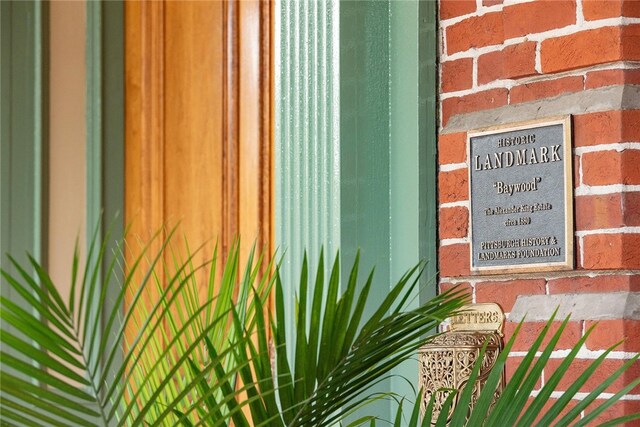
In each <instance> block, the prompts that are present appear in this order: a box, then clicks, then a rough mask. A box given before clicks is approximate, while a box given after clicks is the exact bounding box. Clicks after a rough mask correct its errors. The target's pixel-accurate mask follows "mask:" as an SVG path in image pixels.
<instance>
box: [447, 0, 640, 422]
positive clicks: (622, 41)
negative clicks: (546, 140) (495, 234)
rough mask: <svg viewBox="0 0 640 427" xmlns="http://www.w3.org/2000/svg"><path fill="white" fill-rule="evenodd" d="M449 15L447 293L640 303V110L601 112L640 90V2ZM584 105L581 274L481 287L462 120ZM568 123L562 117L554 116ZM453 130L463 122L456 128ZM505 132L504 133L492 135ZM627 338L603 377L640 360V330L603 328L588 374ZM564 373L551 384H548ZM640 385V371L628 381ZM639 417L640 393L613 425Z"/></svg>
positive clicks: (527, 5) (581, 323) (578, 134)
mask: <svg viewBox="0 0 640 427" xmlns="http://www.w3.org/2000/svg"><path fill="white" fill-rule="evenodd" d="M439 13H440V21H439V25H440V92H439V106H440V136H439V141H438V151H439V157H438V159H439V165H440V169H439V184H438V186H439V199H438V200H439V236H440V248H439V268H440V275H441V278H440V286H441V289H446V288H449V287H451V286H453V285H456V284H464V286H465V287H466V288H467V289H468V290H469V293H470V294H471V295H472V298H473V300H474V301H475V302H483V301H491V302H497V303H499V304H500V305H501V306H502V307H503V309H504V310H505V312H507V313H508V312H510V311H511V309H512V307H513V304H514V303H515V301H516V299H517V297H518V296H519V295H536V294H540V295H552V294H576V293H604V292H640V275H639V273H640V110H639V109H625V108H623V107H622V106H621V107H618V108H610V107H602V108H599V107H598V102H599V99H598V97H599V96H600V95H599V94H600V92H598V91H599V90H603V89H605V88H608V87H612V86H621V87H622V86H624V87H632V86H633V85H640V62H638V61H640V1H636V0H612V1H608V0H567V1H564V0H555V1H543V0H537V1H505V2H504V3H503V2H502V1H500V0H477V1H476V0H470V1H466V0H440V3H439ZM576 93H582V94H583V96H584V97H587V98H586V99H587V103H588V104H590V107H589V108H590V110H588V111H570V109H569V110H567V111H569V112H570V113H571V114H572V115H573V135H574V141H573V143H574V147H573V148H574V187H575V188H574V197H575V198H574V204H575V208H574V209H575V254H576V255H575V266H576V267H575V269H574V270H573V271H570V272H551V273H536V274H519V275H515V276H513V275H512V276H508V275H502V276H487V275H485V276H474V275H471V274H470V271H469V237H468V236H469V189H468V170H467V165H468V159H467V158H466V156H467V147H466V131H467V130H469V129H467V128H465V126H464V123H465V120H462V119H461V118H465V117H471V116H473V115H474V114H475V115H476V116H479V114H480V113H479V112H482V111H485V112H487V111H492V110H496V111H498V110H499V111H502V112H503V113H502V115H501V117H503V119H502V122H503V123H508V122H509V117H510V114H509V111H510V110H508V109H509V108H510V107H511V106H513V108H514V111H515V108H516V107H518V106H522V105H525V104H526V103H538V104H540V103H544V102H546V101H551V100H555V101H558V100H561V99H562V98H563V97H567V96H569V95H571V94H576ZM589 97H593V99H592V102H589V101H590V98H589ZM558 105H560V104H558ZM621 105H622V104H621ZM505 109H507V112H506V113H505V112H504V111H505ZM567 111H563V110H562V108H560V107H558V111H554V113H555V115H561V114H567ZM486 117H490V116H488V115H487V116H486ZM542 117H545V116H539V117H535V116H532V117H528V118H523V117H518V120H512V121H521V120H528V119H535V118H542ZM453 118H458V120H457V122H456V123H455V125H454V126H451V124H450V123H451V120H452V119H453ZM472 122H473V121H472ZM495 124H501V123H498V122H487V123H485V126H490V125H495ZM479 127H481V126H479ZM591 323H592V322H591V321H589V320H577V321H573V322H571V323H570V327H569V330H570V331H569V332H570V335H569V336H568V337H567V339H566V340H565V341H564V342H562V343H560V348H558V351H557V352H555V353H554V358H555V359H554V360H555V362H559V361H560V360H561V358H562V354H563V352H562V350H565V349H566V348H568V346H569V345H570V344H571V343H572V342H575V341H576V340H577V339H578V337H580V336H581V335H582V334H583V333H584V331H585V330H586V328H588V327H589V326H590V324H591ZM510 328H511V327H509V328H508V329H510ZM539 328H540V325H539V324H535V323H531V324H528V325H526V327H525V335H524V337H523V339H522V340H521V342H520V343H519V344H518V346H517V347H518V351H526V349H527V348H528V343H529V342H530V341H531V339H532V338H531V337H532V335H531V334H532V333H533V332H534V331H536V330H538V329H539ZM621 338H626V339H627V341H626V343H625V344H623V345H622V346H621V347H620V348H619V349H618V351H616V352H614V353H613V357H612V359H611V360H610V361H608V362H607V364H606V365H605V367H604V368H603V370H601V372H599V375H600V376H601V375H605V374H607V373H610V372H612V371H613V370H615V368H616V367H618V366H620V365H621V364H622V363H623V361H624V360H625V359H628V358H630V357H632V355H633V354H634V352H638V351H640V347H639V345H640V344H639V343H640V321H638V320H624V319H617V320H609V321H603V322H601V325H600V327H599V328H598V329H596V332H595V334H594V335H593V336H592V338H590V339H589V341H587V345H586V348H584V349H583V350H582V351H581V353H580V357H581V359H582V360H581V361H580V362H579V363H578V364H576V367H577V366H578V365H579V364H580V363H585V362H588V361H589V360H590V359H593V358H594V357H596V356H597V355H598V354H600V353H599V351H600V350H602V349H604V348H606V347H607V346H608V345H609V344H611V343H613V342H615V341H616V340H618V339H621ZM552 362H553V361H552ZM513 363H517V357H516V358H514V362H513ZM556 364H557V363H556ZM554 366H555V365H554V364H553V363H551V365H550V367H549V368H548V371H549V372H545V375H546V376H547V377H548V375H549V374H550V372H551V371H552V370H553V367H554ZM638 376H640V363H638V364H636V366H635V367H634V368H633V369H632V372H630V373H629V375H627V377H626V380H629V379H630V378H636V377H638ZM561 386H562V384H561ZM616 387H620V384H616ZM585 391H586V390H585ZM609 391H613V389H612V390H609ZM630 411H640V389H637V390H634V391H632V394H630V395H628V396H627V397H626V400H625V401H623V402H621V403H620V404H619V405H617V406H615V407H614V408H612V409H611V410H609V411H608V412H607V415H606V417H611V416H612V415H614V414H622V413H625V412H626V413H629V412H630Z"/></svg>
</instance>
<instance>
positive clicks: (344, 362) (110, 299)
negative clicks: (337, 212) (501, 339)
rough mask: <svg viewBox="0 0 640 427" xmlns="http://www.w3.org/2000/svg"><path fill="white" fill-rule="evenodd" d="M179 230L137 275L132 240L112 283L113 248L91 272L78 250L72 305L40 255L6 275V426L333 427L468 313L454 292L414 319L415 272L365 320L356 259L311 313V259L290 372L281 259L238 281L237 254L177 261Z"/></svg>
mask: <svg viewBox="0 0 640 427" xmlns="http://www.w3.org/2000/svg"><path fill="white" fill-rule="evenodd" d="M96 233H97V231H96ZM173 234H174V231H171V232H169V233H168V235H169V237H168V238H167V239H166V240H164V241H162V242H161V245H160V249H159V250H158V251H157V252H154V253H150V249H149V248H150V244H151V243H150V244H148V245H147V246H145V247H144V248H143V249H142V250H141V251H140V252H141V253H140V255H138V256H137V257H135V258H128V261H129V263H128V265H125V257H124V254H123V251H122V247H123V244H122V243H121V244H120V245H118V246H117V248H118V250H117V253H116V254H115V255H116V256H114V257H112V259H111V261H110V262H109V265H108V266H107V267H106V269H105V271H104V274H101V271H100V267H99V266H100V265H101V264H103V261H104V259H105V253H106V251H107V245H106V243H105V244H102V245H97V244H95V243H94V244H92V245H91V247H90V248H89V250H88V255H87V261H86V263H85V264H84V268H80V260H79V256H78V252H77V251H76V253H75V255H74V257H73V261H72V268H71V276H72V286H71V292H70V294H69V295H68V296H67V297H66V298H64V297H63V296H62V295H60V292H59V291H58V288H57V287H56V286H55V285H54V283H53V281H52V279H51V278H50V276H49V275H48V273H47V271H46V270H45V268H43V266H41V265H40V264H39V263H38V262H36V261H35V260H34V259H33V258H29V265H27V266H23V265H20V264H19V263H18V262H16V261H15V260H14V259H13V258H10V260H11V262H12V264H13V267H14V269H15V271H16V272H17V273H16V274H15V275H14V274H10V273H9V272H7V271H4V270H3V271H2V277H3V282H5V283H3V285H2V286H3V287H4V286H11V287H12V288H13V289H14V290H15V292H16V293H17V294H18V295H19V296H20V301H18V302H16V301H12V300H9V299H8V298H5V297H0V304H1V307H0V310H1V312H0V313H1V315H2V319H3V321H4V322H5V324H6V325H7V327H5V326H4V325H3V328H2V330H1V331H0V340H1V342H2V344H3V349H2V353H1V356H2V357H1V358H0V365H1V372H0V374H1V377H0V391H1V398H0V421H1V422H2V424H3V425H33V426H40V425H53V426H69V425H81V426H94V425H103V426H110V425H174V424H177V423H181V424H184V425H202V424H204V425H226V424H227V423H228V422H229V420H231V419H233V421H234V423H235V425H237V426H241V425H248V424H249V422H251V423H252V424H254V425H280V424H282V425H284V424H287V425H327V424H329V423H332V422H334V421H335V420H337V419H339V418H340V417H341V414H345V413H348V412H349V411H350V410H351V409H353V408H354V407H356V406H358V405H362V404H364V403H366V401H368V400H369V397H367V396H366V395H365V397H354V396H359V395H358V393H359V392H361V391H366V389H367V388H368V386H370V385H371V384H372V383H375V382H376V381H379V379H380V378H381V376H383V375H384V374H385V373H388V372H389V371H390V370H391V369H392V368H393V367H394V366H396V365H397V364H399V363H401V362H402V361H403V360H406V359H407V358H408V357H410V356H411V355H412V354H413V353H414V352H415V350H416V349H417V348H418V347H419V346H420V345H421V344H422V343H424V338H423V337H424V336H426V334H427V332H428V331H429V330H431V329H433V328H434V326H435V325H437V324H438V323H439V322H440V321H441V320H443V319H444V318H446V317H448V316H450V315H452V314H453V313H454V312H455V311H456V310H457V309H459V308H460V307H461V306H462V305H463V303H464V301H463V298H462V297H461V296H460V294H459V293H457V292H450V293H448V294H446V295H442V296H439V297H437V298H436V299H434V300H433V301H432V302H430V303H429V304H426V305H425V306H424V307H421V308H420V309H418V310H411V311H406V310H404V306H405V304H406V302H407V299H408V297H409V295H410V294H411V292H412V290H413V289H414V288H415V286H417V283H418V281H417V278H418V273H419V271H418V268H417V267H416V268H414V269H413V270H411V271H410V272H409V273H407V275H405V276H404V277H403V278H402V279H401V280H400V281H399V282H398V283H397V284H396V285H395V286H393V287H392V290H391V291H390V293H389V296H388V297H387V298H386V299H385V300H384V302H383V303H382V304H381V305H380V306H379V307H373V312H374V314H373V316H371V318H369V319H368V320H366V321H365V319H363V312H364V310H365V305H366V303H367V299H368V298H367V296H368V293H369V291H370V289H371V283H372V275H371V274H370V275H369V277H368V279H367V281H366V282H365V284H364V286H363V287H362V289H361V290H360V291H359V290H358V283H357V280H358V260H357V259H356V261H355V263H354V266H353V268H352V269H351V276H350V279H349V281H348V284H347V286H346V289H345V290H344V292H340V280H339V276H340V266H339V262H338V257H336V262H335V263H334V264H333V267H332V269H331V274H330V276H329V277H328V280H326V282H327V283H326V284H325V278H324V266H323V262H322V260H321V261H320V267H319V268H318V272H317V275H316V280H315V287H314V290H313V297H312V299H311V300H310V302H309V304H307V296H306V295H307V289H308V284H307V276H308V272H307V267H306V262H305V265H304V266H303V268H302V274H301V285H300V290H301V293H300V301H299V307H298V310H297V315H296V320H297V325H298V328H297V330H296V333H297V340H296V343H295V351H294V352H295V355H296V357H295V360H296V362H295V363H294V364H293V365H289V364H288V362H287V358H286V353H287V345H291V344H288V343H286V339H285V325H284V321H283V318H284V311H283V310H284V309H283V305H282V292H283V291H282V289H283V288H282V284H281V283H280V279H279V275H278V274H277V268H276V269H275V274H273V275H269V274H263V275H261V274H260V273H261V272H263V271H264V272H267V273H268V272H271V271H273V267H274V266H273V262H270V263H267V265H266V266H265V265H264V264H265V263H264V262H263V260H262V257H261V256H257V257H254V252H253V251H252V253H251V255H250V256H249V260H248V262H247V266H246V268H245V270H244V276H243V277H242V278H238V277H237V270H238V264H239V261H238V257H239V256H238V247H237V245H236V246H235V247H234V248H232V250H231V251H230V254H229V257H228V259H227V261H226V263H225V265H224V268H223V271H222V273H221V274H218V273H216V264H217V263H216V258H217V257H216V254H215V253H214V255H213V257H212V259H211V260H210V261H209V262H206V263H204V264H203V265H195V266H194V265H193V264H194V259H195V257H194V256H193V255H192V254H191V253H190V252H189V251H188V250H187V252H186V253H187V259H186V261H178V259H179V256H178V253H179V251H177V250H175V249H174V246H173V244H172V243H171V236H172V235H173ZM155 239H156V240H157V239H159V237H158V235H157V236H156V237H155ZM107 240H108V239H105V242H106V241H107ZM93 241H94V242H95V241H96V239H95V238H94V240H93ZM30 270H33V271H34V272H35V275H34V276H33V277H32V275H31V274H30ZM120 276H121V277H122V279H121V283H119V284H118V283H117V281H116V278H117V277H120ZM218 276H220V278H218ZM202 277H207V278H208V280H207V282H206V284H205V286H204V287H202V283H198V282H199V280H198V279H199V278H202ZM274 282H275V289H276V297H275V301H276V303H275V306H276V307H275V316H274V317H271V318H270V317H269V315H268V312H269V310H268V295H269V293H270V289H271V287H272V286H273V285H274ZM116 285H117V286H118V290H117V292H115V295H111V293H110V292H109V291H108V290H109V289H113V287H114V286H116ZM110 295H111V296H110ZM307 312H308V314H307ZM267 319H268V320H269V321H270V323H271V331H269V330H268V329H269V328H268V326H267ZM300 325H302V327H301V326H300ZM307 328H308V333H307V332H305V331H306V330H307ZM270 337H272V338H270ZM392 344H393V345H392ZM271 346H273V347H274V354H275V356H274V357H275V367H274V368H275V370H276V371H277V373H276V374H275V375H274V374H272V369H271V368H272V366H271V359H270V354H271V353H270V347H271ZM245 410H246V411H247V412H246V413H245V412H244V411H245Z"/></svg>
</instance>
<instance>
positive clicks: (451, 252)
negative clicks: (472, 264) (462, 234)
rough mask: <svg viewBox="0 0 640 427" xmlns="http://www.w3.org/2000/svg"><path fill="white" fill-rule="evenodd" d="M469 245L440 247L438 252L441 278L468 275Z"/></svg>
mask: <svg viewBox="0 0 640 427" xmlns="http://www.w3.org/2000/svg"><path fill="white" fill-rule="evenodd" d="M469 250H470V249H469V245H468V244H465V243H460V244H457V245H447V246H440V251H439V252H438V260H439V267H440V268H439V269H440V276H441V277H459V276H468V275H469Z"/></svg>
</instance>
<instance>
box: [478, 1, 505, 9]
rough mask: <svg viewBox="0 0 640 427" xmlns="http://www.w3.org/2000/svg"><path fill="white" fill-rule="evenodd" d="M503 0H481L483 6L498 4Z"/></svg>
mask: <svg viewBox="0 0 640 427" xmlns="http://www.w3.org/2000/svg"><path fill="white" fill-rule="evenodd" d="M503 2H504V0H482V5H483V6H484V7H491V6H495V5H498V4H502V3H503Z"/></svg>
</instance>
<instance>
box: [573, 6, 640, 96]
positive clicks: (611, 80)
mask: <svg viewBox="0 0 640 427" xmlns="http://www.w3.org/2000/svg"><path fill="white" fill-rule="evenodd" d="M638 4H640V2H638ZM624 84H629V85H640V69H636V70H622V69H618V70H600V71H591V72H588V73H587V75H586V78H585V82H584V88H585V89H595V88H599V87H605V86H615V85H624Z"/></svg>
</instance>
